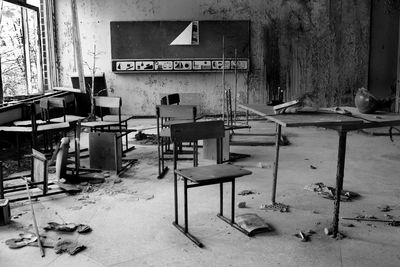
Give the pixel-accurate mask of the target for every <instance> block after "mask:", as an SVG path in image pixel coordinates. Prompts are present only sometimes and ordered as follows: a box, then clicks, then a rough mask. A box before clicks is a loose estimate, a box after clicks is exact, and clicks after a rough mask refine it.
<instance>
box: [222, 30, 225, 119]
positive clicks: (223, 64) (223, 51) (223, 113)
mask: <svg viewBox="0 0 400 267" xmlns="http://www.w3.org/2000/svg"><path fill="white" fill-rule="evenodd" d="M222 120H223V121H225V35H222Z"/></svg>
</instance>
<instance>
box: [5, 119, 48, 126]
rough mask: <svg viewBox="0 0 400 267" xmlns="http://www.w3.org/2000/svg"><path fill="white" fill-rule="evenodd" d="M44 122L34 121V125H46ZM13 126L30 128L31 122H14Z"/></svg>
mask: <svg viewBox="0 0 400 267" xmlns="http://www.w3.org/2000/svg"><path fill="white" fill-rule="evenodd" d="M46 123H47V122H46V121H43V120H36V125H41V124H46ZM13 124H14V125H15V126H31V125H32V121H31V120H26V121H14V122H13Z"/></svg>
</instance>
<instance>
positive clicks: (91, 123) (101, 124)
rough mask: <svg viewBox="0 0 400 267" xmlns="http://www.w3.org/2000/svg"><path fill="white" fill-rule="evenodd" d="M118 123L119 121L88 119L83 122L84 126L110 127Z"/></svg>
mask: <svg viewBox="0 0 400 267" xmlns="http://www.w3.org/2000/svg"><path fill="white" fill-rule="evenodd" d="M117 125H119V123H118V122H117V121H87V122H82V123H81V126H82V127H87V128H96V127H108V126H117Z"/></svg>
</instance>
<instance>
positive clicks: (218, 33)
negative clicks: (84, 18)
mask: <svg viewBox="0 0 400 267" xmlns="http://www.w3.org/2000/svg"><path fill="white" fill-rule="evenodd" d="M110 27H111V57H112V59H111V64H112V71H113V72H114V73H141V72H218V71H221V70H222V68H223V65H224V62H225V70H226V71H233V70H235V69H236V68H237V70H238V71H248V70H249V57H250V51H249V50H250V21H248V20H234V21H114V22H111V23H110ZM188 36H190V37H188ZM186 37H188V38H186ZM235 51H236V55H235Z"/></svg>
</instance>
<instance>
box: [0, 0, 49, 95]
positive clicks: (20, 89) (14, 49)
mask: <svg viewBox="0 0 400 267" xmlns="http://www.w3.org/2000/svg"><path fill="white" fill-rule="evenodd" d="M30 2H32V1H30ZM33 2H35V1H33ZM39 38H40V35H39V9H38V8H37V7H35V6H32V5H29V4H24V3H21V2H18V3H16V2H15V1H11V0H4V1H3V8H2V16H1V32H0V57H1V85H2V88H1V89H2V95H3V96H4V97H7V96H21V95H33V94H39V93H42V92H43V79H42V64H41V47H40V39H39Z"/></svg>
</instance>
